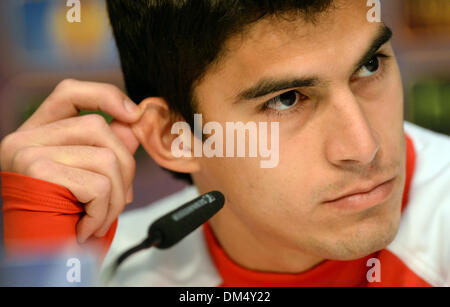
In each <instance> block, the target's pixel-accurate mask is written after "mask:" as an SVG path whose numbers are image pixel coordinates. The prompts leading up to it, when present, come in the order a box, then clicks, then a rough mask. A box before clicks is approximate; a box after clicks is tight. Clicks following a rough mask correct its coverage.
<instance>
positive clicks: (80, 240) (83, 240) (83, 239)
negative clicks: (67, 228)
mask: <svg viewBox="0 0 450 307" xmlns="http://www.w3.org/2000/svg"><path fill="white" fill-rule="evenodd" d="M86 239H87V238H85V237H84V236H81V235H80V236H78V237H77V240H78V243H79V244H83V243H84V242H85V241H86Z"/></svg>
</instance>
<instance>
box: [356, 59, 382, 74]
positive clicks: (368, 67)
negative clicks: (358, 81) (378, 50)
mask: <svg viewBox="0 0 450 307" xmlns="http://www.w3.org/2000/svg"><path fill="white" fill-rule="evenodd" d="M380 57H381V56H379V55H376V56H374V57H373V58H371V59H370V61H368V62H367V63H366V64H364V66H362V67H361V68H360V69H359V70H358V71H357V72H356V78H367V77H370V76H373V75H375V74H376V73H377V72H378V71H379V70H380V67H381V59H380Z"/></svg>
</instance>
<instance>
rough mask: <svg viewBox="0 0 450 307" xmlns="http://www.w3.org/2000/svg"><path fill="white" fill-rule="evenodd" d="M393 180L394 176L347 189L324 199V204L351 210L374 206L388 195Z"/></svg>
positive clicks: (390, 192) (390, 191) (391, 188)
mask: <svg viewBox="0 0 450 307" xmlns="http://www.w3.org/2000/svg"><path fill="white" fill-rule="evenodd" d="M394 181H395V177H394V178H390V179H387V180H381V181H378V182H377V183H370V184H366V185H361V186H358V187H356V188H352V189H349V190H348V191H347V192H345V193H343V194H342V195H341V196H339V197H337V198H334V199H331V200H328V201H325V202H324V205H326V206H327V207H330V208H339V209H343V210H352V211H354V210H357V211H358V210H364V209H368V208H371V207H374V206H376V205H378V204H380V203H382V202H384V201H386V200H387V199H388V198H389V197H390V195H391V194H392V191H393V187H394Z"/></svg>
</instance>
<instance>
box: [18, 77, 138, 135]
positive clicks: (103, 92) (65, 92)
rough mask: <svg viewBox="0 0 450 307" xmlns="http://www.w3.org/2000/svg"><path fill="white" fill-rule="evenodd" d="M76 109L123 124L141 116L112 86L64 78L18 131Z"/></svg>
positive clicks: (72, 112) (132, 104)
mask: <svg viewBox="0 0 450 307" xmlns="http://www.w3.org/2000/svg"><path fill="white" fill-rule="evenodd" d="M127 108H129V109H130V110H131V112H130V111H128V109H127ZM80 110H93V111H95V110H101V111H103V112H105V113H107V114H109V115H111V116H112V117H114V118H116V119H118V120H120V121H122V122H126V123H132V122H135V121H136V120H138V119H139V117H140V115H141V114H142V112H141V111H140V110H139V108H138V107H137V106H136V104H135V103H133V102H132V101H131V99H130V98H129V97H127V96H126V95H125V94H124V93H123V92H122V91H121V90H120V89H119V88H117V87H116V86H114V85H111V84H107V83H98V82H86V81H78V80H73V79H67V80H64V81H62V82H61V83H59V84H58V85H57V86H56V88H55V89H54V91H53V92H52V93H51V94H50V96H48V97H47V99H45V100H44V102H43V103H42V105H41V106H40V107H39V108H38V109H37V110H36V112H34V113H33V115H32V116H31V117H30V118H29V119H28V120H27V121H26V122H25V123H23V124H22V126H20V127H19V129H18V131H22V130H28V129H33V128H36V127H39V126H42V125H45V124H48V123H51V122H55V121H58V120H61V119H64V118H69V117H74V116H77V115H78V114H79V113H80Z"/></svg>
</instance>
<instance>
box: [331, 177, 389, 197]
mask: <svg viewBox="0 0 450 307" xmlns="http://www.w3.org/2000/svg"><path fill="white" fill-rule="evenodd" d="M392 179H393V177H391V178H389V179H385V180H382V181H378V183H375V184H373V183H368V184H365V185H361V186H359V187H356V188H352V189H349V191H348V192H345V193H343V194H342V195H341V196H339V197H336V198H334V199H331V200H327V201H325V202H333V201H337V200H339V199H342V198H345V197H349V196H352V195H356V194H364V193H369V192H371V191H373V190H375V189H376V188H377V187H379V186H380V185H382V184H384V183H387V182H388V181H390V180H392Z"/></svg>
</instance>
